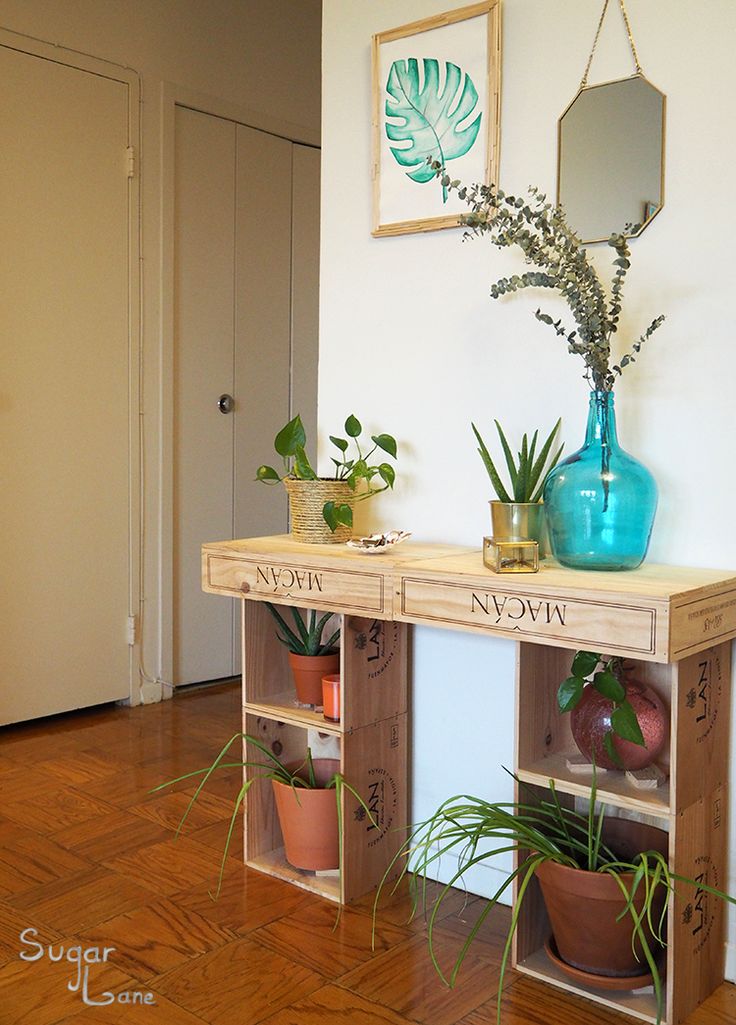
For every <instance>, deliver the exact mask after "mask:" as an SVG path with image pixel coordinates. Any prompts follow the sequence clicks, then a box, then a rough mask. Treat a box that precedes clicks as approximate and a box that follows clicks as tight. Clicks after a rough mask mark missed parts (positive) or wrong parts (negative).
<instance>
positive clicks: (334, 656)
mask: <svg viewBox="0 0 736 1025" xmlns="http://www.w3.org/2000/svg"><path fill="white" fill-rule="evenodd" d="M289 665H290V666H291V673H292V676H293V677H294V684H295V686H296V698H297V701H300V702H301V703H302V704H303V705H321V704H322V677H323V676H328V675H329V674H330V673H339V672H340V652H339V651H333V652H331V653H330V654H329V655H295V654H294V652H293V651H290V652H289Z"/></svg>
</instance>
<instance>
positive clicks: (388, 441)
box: [371, 434, 397, 459]
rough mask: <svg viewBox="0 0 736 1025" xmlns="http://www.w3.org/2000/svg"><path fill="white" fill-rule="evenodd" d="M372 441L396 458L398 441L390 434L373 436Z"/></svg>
mask: <svg viewBox="0 0 736 1025" xmlns="http://www.w3.org/2000/svg"><path fill="white" fill-rule="evenodd" d="M371 440H372V441H373V442H374V443H375V444H376V445H378V447H379V448H381V449H383V451H384V452H388V454H389V455H390V456H393V457H394V459H395V458H396V451H397V447H396V439H395V438H392V437H391V435H390V434H372V435H371Z"/></svg>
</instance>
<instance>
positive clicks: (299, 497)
mask: <svg viewBox="0 0 736 1025" xmlns="http://www.w3.org/2000/svg"><path fill="white" fill-rule="evenodd" d="M362 433H363V425H362V424H361V422H360V420H358V419H357V417H355V416H354V415H353V414H352V413H351V414H350V416H349V417H348V418H347V420H346V421H345V434H346V435H347V438H341V437H337V436H335V435H332V434H331V435H330V441H331V442H332V444H333V446H334V447H335V449H336V450H337V453H338V455H337V456H336V457H335V456H333V457H332V462H333V463H334V465H335V476H334V477H333V478H325V477H319V476H318V475H317V473H316V471H315V470H314V468H313V467H312V464H311V463H310V461H309V458H308V456H307V453H306V444H307V436H306V433H305V430H304V425H303V424H302V419H301V416H299V415H298V414H297V415H296V416H295V417H294V419H293V420H290V421H289V422H288V423H287V424H286V425H285V426H284V427H282V429H281V430H280V431H279V432H278V434H277V435H276V438H275V440H274V448H275V449H276V452H277V453H278V455H280V456H281V458H282V459H283V471H282V472H281V473H279V471H278V470H276V469H274V467H273V466H266V465H263V466H259V467H258V470H257V471H256V479H257V480H260V481H262V482H263V483H264V484H278V483H279V482H283V484H284V486H285V487H286V490H287V492H288V494H289V509H290V512H291V533H292V536H293V537H294V538H296V540H297V541H307V542H311V543H313V544H329V543H330V542H337V541H347V540H348V539H349V537H350V535H351V532H352V526H353V506H354V504H355V503H356V502H359V501H364V500H365V499H367V498H372V497H373V495H378V494H380V493H381V492H382V491H386V489H387V488H393V486H394V481H395V479H396V471H395V469H394V467H393V466H392V465H391V464H390V463H387V462H385V461H378V460H379V459H380V456H376V453H386V454H387V455H389V456H390V457H391V458H392V459H396V455H397V445H396V439H395V438H393V437H392V436H391V435H390V434H372V435H371V439H370V440H371V442H372V445H369V444H367V443H366V442H365V441H364V442H363V446H361V442H360V438H361V435H362ZM348 439H350V440H348ZM351 442H352V449H351ZM364 449H365V451H364ZM379 481H380V483H379Z"/></svg>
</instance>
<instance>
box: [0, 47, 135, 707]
mask: <svg viewBox="0 0 736 1025" xmlns="http://www.w3.org/2000/svg"><path fill="white" fill-rule="evenodd" d="M0 46H2V47H3V48H5V49H8V50H14V51H16V52H18V53H25V54H28V55H29V56H31V57H38V58H39V59H41V60H45V61H49V62H50V63H52V64H62V65H64V66H65V67H69V68H74V69H75V70H77V71H84V72H87V73H88V74H92V75H97V76H98V77H100V78H106V79H110V80H111V81H113V82H120V83H121V84H122V85H124V86H126V88H127V96H128V117H127V146H128V147H129V148H132V150H133V173H132V176H129V178H128V637H129V658H128V684H129V692H130V697H129V701H130V704H133V705H134V704H138V697H139V695H138V688H137V683H138V666H139V663H140V651H141V634H142V631H141V629H140V621H141V612H142V604H143V595H142V559H143V548H142V543H143V542H142V539H143V524H142V514H143V502H142V489H143V462H142V455H141V454H142V451H143V447H142V429H143V428H142V421H143V416H142V414H143V410H142V408H141V396H142V382H141V375H142V370H143V333H142V329H141V324H142V308H143V297H142V292H141V288H142V279H141V267H140V263H141V172H140V169H141V163H142V162H141V155H142V146H141V104H142V88H141V77H140V75H139V73H138V72H137V71H135V70H134V69H133V68H130V67H126V66H124V65H122V64H117V63H115V62H114V61H108V60H104V59H102V58H99V57H94V56H92V55H91V54H87V53H82V52H81V51H79V50H73V49H68V48H66V47H64V46H60V45H58V44H57V43H49V42H46V41H45V40H41V39H36V38H35V37H33V36H27V35H24V34H23V33H20V32H14V31H12V29H7V28H2V27H0ZM120 159H121V164H122V166H121V172H122V170H123V168H124V164H123V161H124V160H125V154H121V157H120ZM80 557H81V556H80ZM121 629H122V624H121Z"/></svg>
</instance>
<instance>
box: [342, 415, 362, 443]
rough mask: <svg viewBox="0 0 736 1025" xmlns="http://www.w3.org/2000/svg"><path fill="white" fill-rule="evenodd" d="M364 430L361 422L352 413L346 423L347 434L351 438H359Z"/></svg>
mask: <svg viewBox="0 0 736 1025" xmlns="http://www.w3.org/2000/svg"><path fill="white" fill-rule="evenodd" d="M362 430H363V427H362V426H361V423H360V420H358V418H357V417H355V416H353V414H352V413H351V414H350V416H349V417H348V418H347V420H346V421H345V433H346V434H347V436H348V437H349V438H357V437H358V435H359V434H360V433H361V431H362Z"/></svg>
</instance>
